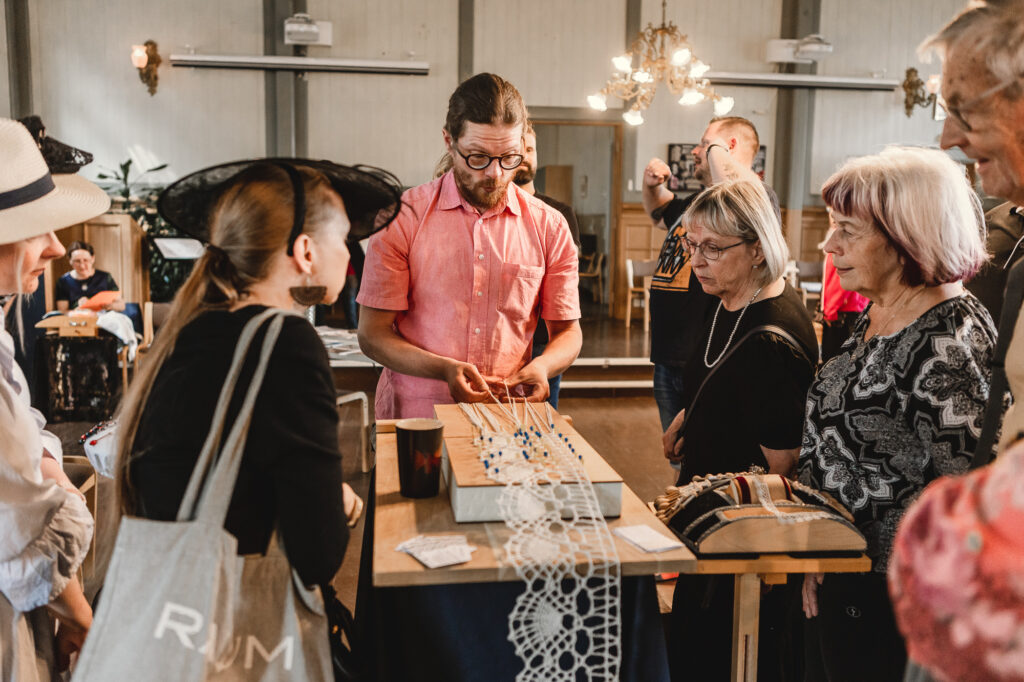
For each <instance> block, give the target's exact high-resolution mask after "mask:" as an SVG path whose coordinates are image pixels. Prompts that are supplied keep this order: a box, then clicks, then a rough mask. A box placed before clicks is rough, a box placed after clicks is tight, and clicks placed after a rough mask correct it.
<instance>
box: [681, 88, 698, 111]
mask: <svg viewBox="0 0 1024 682" xmlns="http://www.w3.org/2000/svg"><path fill="white" fill-rule="evenodd" d="M703 99H704V95H702V94H701V93H699V92H697V91H696V90H694V89H693V88H686V89H685V90H683V96H682V97H680V98H679V103H680V104H682V105H683V106H685V107H688V106H690V105H692V104H696V103H697V102H701V101H703Z"/></svg>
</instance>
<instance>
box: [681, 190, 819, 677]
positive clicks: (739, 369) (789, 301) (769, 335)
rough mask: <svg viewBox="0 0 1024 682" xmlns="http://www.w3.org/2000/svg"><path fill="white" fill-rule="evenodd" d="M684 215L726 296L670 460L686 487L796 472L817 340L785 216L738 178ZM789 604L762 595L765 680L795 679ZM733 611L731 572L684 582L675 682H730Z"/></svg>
mask: <svg viewBox="0 0 1024 682" xmlns="http://www.w3.org/2000/svg"><path fill="white" fill-rule="evenodd" d="M683 220H684V221H685V223H686V237H685V243H686V247H687V249H688V250H689V252H690V262H691V265H692V268H693V272H694V274H695V275H696V277H697V280H698V281H699V282H700V284H701V286H702V287H703V289H704V291H705V292H707V293H709V294H711V295H713V296H716V297H717V298H718V299H719V302H718V304H717V307H715V308H714V313H713V316H712V318H711V319H710V320H707V321H705V322H704V325H705V327H706V328H705V331H704V334H703V336H702V338H701V341H700V343H699V345H698V348H697V351H696V354H695V356H694V357H692V358H691V359H690V360H689V362H687V364H686V370H685V373H684V387H685V388H684V395H683V399H684V401H685V403H686V404H688V405H689V407H688V408H687V409H685V410H683V411H682V412H680V413H679V415H677V416H676V418H675V419H674V420H673V422H672V424H671V425H670V426H669V428H668V430H667V431H666V432H665V436H664V447H665V456H666V457H668V458H669V459H670V460H672V461H677V462H680V463H681V471H680V476H679V484H680V485H682V484H685V483H689V482H690V480H691V479H692V478H693V477H694V476H698V475H706V474H715V473H724V472H741V471H749V470H751V469H753V468H755V467H760V468H761V469H764V470H766V471H770V472H771V473H776V474H782V475H786V476H790V475H792V474H793V472H794V471H795V467H796V462H797V455H798V453H799V451H800V437H801V432H802V425H803V410H804V403H805V400H806V397H807V387H808V386H809V385H810V383H811V379H812V378H813V376H814V368H815V366H816V365H817V361H818V344H817V340H816V339H815V336H814V329H813V327H812V325H811V317H810V315H809V314H808V312H807V308H806V307H805V306H804V304H803V300H802V299H801V297H800V295H799V294H797V292H796V291H795V290H794V289H793V288H792V287H791V286H789V284H787V283H786V280H785V279H784V278H783V276H782V274H783V270H784V269H785V266H786V261H787V259H788V257H789V251H788V249H787V247H786V242H785V239H784V238H783V236H782V228H781V225H780V222H779V217H778V212H777V211H776V210H775V208H774V207H773V206H772V203H771V201H770V199H769V198H768V194H767V192H766V191H765V189H764V186H763V185H762V184H761V183H760V182H759V181H758V182H751V181H747V180H736V181H726V182H723V183H720V184H716V185H714V186H712V187H710V188H708V189H706V190H704V191H703V192H702V193H701V194H700V195H699V196H698V197H697V198H696V199H695V200H694V202H693V204H691V206H690V208H689V209H688V210H687V212H686V213H685V214H684V216H683ZM697 323H698V324H699V323H700V322H697ZM787 601H788V598H787V594H786V590H784V589H778V588H776V589H775V590H773V591H772V592H771V593H769V594H768V595H766V597H765V598H764V599H763V600H762V604H761V625H762V627H761V645H760V652H761V655H760V659H761V660H760V662H759V663H758V673H759V679H761V680H775V679H787V680H788V679H793V677H792V676H793V671H792V669H786V668H784V667H783V666H785V665H786V664H785V663H784V659H787V658H788V659H790V660H791V658H792V657H791V656H787V653H786V652H784V647H783V645H782V641H781V638H780V637H779V634H780V633H781V632H784V631H788V630H789V629H790V628H788V627H786V626H785V625H784V623H783V620H784V618H785V612H786V604H787ZM731 617H732V580H731V578H730V579H728V580H726V579H722V578H721V577H720V576H680V577H679V580H678V581H677V583H676V590H675V595H674V597H673V603H672V622H671V634H670V646H669V665H670V668H671V672H672V678H673V679H702V680H704V679H727V677H728V674H729V660H730V651H729V642H730V640H731V637H730V632H731Z"/></svg>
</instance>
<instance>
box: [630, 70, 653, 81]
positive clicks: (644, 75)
mask: <svg viewBox="0 0 1024 682" xmlns="http://www.w3.org/2000/svg"><path fill="white" fill-rule="evenodd" d="M633 80H635V81H636V82H637V83H650V82H652V81H653V80H654V76H652V75H651V74H650V72H649V71H634V72H633Z"/></svg>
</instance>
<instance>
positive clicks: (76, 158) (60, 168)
mask: <svg viewBox="0 0 1024 682" xmlns="http://www.w3.org/2000/svg"><path fill="white" fill-rule="evenodd" d="M18 122H19V123H21V124H22V125H23V126H25V127H26V128H28V132H29V133H31V134H32V139H33V140H35V141H36V144H37V145H38V146H39V151H40V152H41V153H42V155H43V159H44V160H45V161H46V166H47V168H49V169H50V173H54V174H61V173H65V174H66V173H77V172H78V171H79V169H81V168H82V166H86V165H88V164H90V163H92V154H90V153H89V152H87V151H83V150H81V149H77V148H75V147H72V146H71V145H69V144H65V143H63V142H61V141H60V140H55V139H54V138H52V137H47V136H46V126H44V125H43V121H42V119H41V118H39V117H38V116H26V117H25V118H19V119H18Z"/></svg>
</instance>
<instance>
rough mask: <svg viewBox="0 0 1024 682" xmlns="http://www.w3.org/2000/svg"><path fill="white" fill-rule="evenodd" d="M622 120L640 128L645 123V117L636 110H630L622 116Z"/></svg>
mask: <svg viewBox="0 0 1024 682" xmlns="http://www.w3.org/2000/svg"><path fill="white" fill-rule="evenodd" d="M622 120H623V121H625V122H626V123H628V124H629V125H631V126H638V125H640V124H641V123H643V122H644V117H643V115H642V114H641V113H640V112H639V111H637V110H636V109H630V110H629V111H627V112H626V113H624V114H623V115H622Z"/></svg>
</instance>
